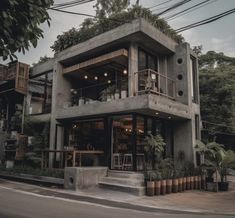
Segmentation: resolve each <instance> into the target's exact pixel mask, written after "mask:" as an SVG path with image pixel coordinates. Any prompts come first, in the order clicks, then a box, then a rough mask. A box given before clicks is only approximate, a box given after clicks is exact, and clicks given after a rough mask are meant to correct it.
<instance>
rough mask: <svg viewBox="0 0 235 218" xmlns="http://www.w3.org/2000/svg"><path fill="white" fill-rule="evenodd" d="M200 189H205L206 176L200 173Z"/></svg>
mask: <svg viewBox="0 0 235 218" xmlns="http://www.w3.org/2000/svg"><path fill="white" fill-rule="evenodd" d="M201 189H203V190H205V189H206V176H205V175H202V181H201Z"/></svg>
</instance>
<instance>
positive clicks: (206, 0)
mask: <svg viewBox="0 0 235 218" xmlns="http://www.w3.org/2000/svg"><path fill="white" fill-rule="evenodd" d="M209 1H211V0H205V1H203V2H200V3H198V4H196V5H193V6H191V7H189V8H186V9H185V10H183V11H179V12H177V13H175V14H172V15H170V16H168V17H165V18H164V19H165V20H168V19H169V18H173V17H175V16H177V15H179V14H181V13H183V12H186V11H189V10H190V9H193V8H195V7H197V6H200V5H202V4H205V3H207V2H209Z"/></svg>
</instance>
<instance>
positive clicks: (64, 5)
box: [51, 0, 94, 9]
mask: <svg viewBox="0 0 235 218" xmlns="http://www.w3.org/2000/svg"><path fill="white" fill-rule="evenodd" d="M92 1H94V0H76V1H70V2H67V3H61V4H55V5H54V6H52V7H51V8H56V9H64V8H69V7H74V6H77V5H81V4H85V3H88V2H92Z"/></svg>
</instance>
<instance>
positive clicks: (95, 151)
mask: <svg viewBox="0 0 235 218" xmlns="http://www.w3.org/2000/svg"><path fill="white" fill-rule="evenodd" d="M77 154H79V167H81V166H82V154H92V155H96V154H104V152H103V151H100V150H73V167H75V166H76V156H77Z"/></svg>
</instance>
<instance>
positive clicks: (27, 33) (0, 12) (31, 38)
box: [0, 0, 53, 60]
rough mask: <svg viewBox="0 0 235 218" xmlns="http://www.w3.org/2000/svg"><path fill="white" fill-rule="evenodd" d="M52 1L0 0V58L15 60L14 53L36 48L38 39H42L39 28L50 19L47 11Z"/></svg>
mask: <svg viewBox="0 0 235 218" xmlns="http://www.w3.org/2000/svg"><path fill="white" fill-rule="evenodd" d="M52 4H53V0H40V1H33V0H17V1H16V0H1V6H0V24H1V28H0V57H3V59H4V60H5V59H7V58H8V57H10V58H11V59H13V57H15V58H16V56H15V55H14V53H15V52H17V51H18V52H21V51H22V52H23V53H25V49H26V50H28V49H29V47H30V46H31V45H32V46H33V47H36V46H37V42H38V39H39V38H41V37H43V31H42V29H41V28H39V26H40V25H41V24H42V23H44V22H47V23H48V25H50V22H49V21H50V17H49V14H48V13H47V9H48V8H49V7H50V6H51V5H52Z"/></svg>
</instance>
